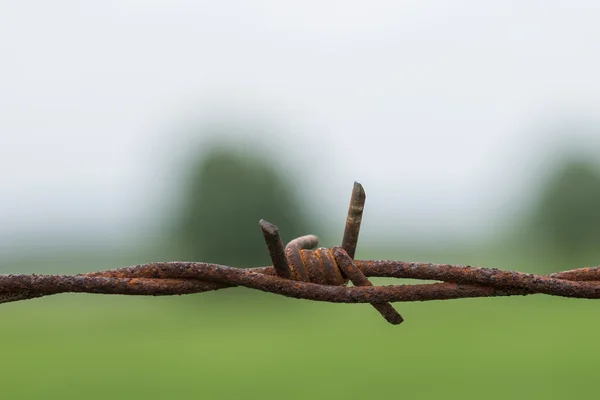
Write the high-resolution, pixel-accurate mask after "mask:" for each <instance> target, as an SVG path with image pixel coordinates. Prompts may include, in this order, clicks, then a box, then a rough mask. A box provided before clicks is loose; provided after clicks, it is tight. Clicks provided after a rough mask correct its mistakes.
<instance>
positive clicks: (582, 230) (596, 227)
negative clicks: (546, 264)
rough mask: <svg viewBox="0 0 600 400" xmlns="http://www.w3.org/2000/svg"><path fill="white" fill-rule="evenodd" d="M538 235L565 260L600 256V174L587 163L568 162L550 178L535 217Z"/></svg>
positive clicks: (585, 161)
mask: <svg viewBox="0 0 600 400" xmlns="http://www.w3.org/2000/svg"><path fill="white" fill-rule="evenodd" d="M531 224H532V227H533V228H534V231H535V234H536V235H539V237H540V238H542V239H543V240H544V241H546V243H547V244H548V245H549V246H550V249H551V250H552V252H553V253H554V254H556V255H558V256H560V257H564V259H565V260H573V259H575V260H580V259H581V257H582V256H583V255H586V254H594V255H597V254H598V250H599V246H598V245H599V244H600V171H599V170H598V167H597V166H596V165H595V164H593V163H592V162H589V161H587V160H581V159H577V158H575V157H572V158H569V159H566V160H565V161H564V162H563V163H561V164H560V165H559V166H558V168H557V169H556V170H555V171H554V173H553V174H551V175H550V177H549V179H548V181H547V183H546V185H545V187H544V188H543V190H542V192H541V195H540V197H539V200H538V202H537V204H536V205H535V208H534V210H533V213H532V218H531Z"/></svg>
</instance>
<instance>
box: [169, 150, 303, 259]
mask: <svg viewBox="0 0 600 400" xmlns="http://www.w3.org/2000/svg"><path fill="white" fill-rule="evenodd" d="M298 204H299V200H298V198H297V193H296V192H295V189H294V187H293V182H290V181H289V180H287V179H285V177H284V175H283V174H281V173H280V171H278V170H277V168H276V166H274V165H272V164H270V163H269V162H268V161H266V160H265V158H261V157H260V155H259V154H257V153H254V154H252V153H250V152H245V153H241V152H239V151H236V150H234V149H232V148H230V147H228V146H227V145H226V144H224V145H221V144H215V145H213V146H212V147H211V149H210V151H209V152H208V153H207V154H206V156H205V157H202V158H201V159H200V160H198V162H197V163H196V165H194V166H193V168H192V170H191V175H190V179H189V186H188V190H187V193H186V197H185V203H184V204H183V206H182V208H181V210H180V216H179V219H178V221H179V222H178V224H177V234H176V237H177V241H178V245H179V246H180V247H181V249H182V250H183V255H184V256H185V257H186V258H188V259H192V260H201V261H207V262H214V263H219V264H226V265H232V266H236V267H256V266H261V265H269V264H270V260H269V256H268V253H267V249H266V246H265V244H264V241H263V236H262V233H261V231H260V229H259V226H258V221H259V220H260V219H261V218H262V219H265V220H267V221H269V222H272V223H274V224H276V225H277V226H278V227H279V230H280V233H281V235H282V238H283V239H284V240H289V239H291V238H293V237H295V236H300V235H305V234H307V233H308V230H307V225H308V224H306V223H305V220H306V216H304V215H301V213H300V212H299V207H298Z"/></svg>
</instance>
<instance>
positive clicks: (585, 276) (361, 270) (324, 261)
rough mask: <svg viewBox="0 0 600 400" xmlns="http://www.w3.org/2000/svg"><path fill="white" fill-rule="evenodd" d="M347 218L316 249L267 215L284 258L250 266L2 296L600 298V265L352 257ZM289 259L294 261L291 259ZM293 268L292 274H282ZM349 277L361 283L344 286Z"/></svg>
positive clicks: (97, 276) (105, 277)
mask: <svg viewBox="0 0 600 400" xmlns="http://www.w3.org/2000/svg"><path fill="white" fill-rule="evenodd" d="M361 188H362V187H361ZM355 189H356V186H355ZM353 194H354V192H353ZM363 194H364V192H363ZM357 198H359V199H360V197H357ZM363 204H364V198H363ZM350 210H352V204H351V207H350ZM356 210H357V209H356V208H355V209H354V212H356ZM350 213H351V212H349V214H350ZM355 222H356V219H355ZM348 226H350V228H347V230H348V229H351V230H352V229H354V230H353V231H352V233H353V234H354V233H355V234H354V235H353V234H350V235H346V233H347V232H345V234H344V238H346V237H350V238H352V237H353V238H354V239H352V240H349V241H348V240H346V239H344V241H343V243H344V244H345V245H346V246H345V247H342V248H333V249H331V250H328V249H323V248H319V249H316V250H309V248H312V247H315V246H316V245H317V238H316V236H312V235H309V236H303V237H301V238H298V239H296V240H293V241H292V242H290V243H289V244H288V246H286V248H285V249H283V244H282V243H281V240H280V238H279V236H278V232H277V227H275V226H274V225H272V226H269V225H265V224H263V223H261V229H263V234H264V235H265V241H267V247H268V249H269V253H270V254H271V257H272V258H273V259H274V260H277V262H275V261H274V263H273V264H274V266H275V267H260V268H250V269H245V270H243V269H238V268H232V267H227V266H222V265H217V264H209V263H202V262H177V261H174V262H158V263H150V264H143V265H136V266H132V267H125V268H120V269H115V270H109V271H99V272H92V273H87V274H79V275H0V303H7V302H14V301H20V300H27V299H33V298H37V297H42V296H49V295H55V294H59V293H69V292H72V293H96V294H122V295H135V296H168V295H182V294H190V293H202V292H207V291H213V290H220V289H225V288H231V287H235V286H244V287H247V288H252V289H256V290H260V291H264V292H269V293H274V294H279V295H283V296H287V297H293V298H299V299H308V300H314V301H326V302H334V303H371V304H373V305H374V306H375V307H376V308H377V310H378V311H379V312H380V313H382V315H384V317H386V319H387V320H388V321H390V322H392V323H394V318H398V317H399V318H402V317H400V316H399V314H398V315H397V316H394V315H393V314H392V313H393V312H395V310H394V311H392V309H390V307H391V305H389V307H388V306H381V305H382V304H384V303H387V302H397V301H429V300H448V299H459V298H474V297H495V296H517V295H518V296H525V295H532V294H547V295H553V296H562V297H572V298H587V299H600V267H592V268H581V269H575V270H570V271H563V272H558V273H554V274H550V275H545V276H540V275H534V274H527V273H522V272H516V271H504V270H498V269H495V268H476V267H470V266H461V265H449V264H431V263H415V262H403V261H385V260H381V261H368V260H367V261H362V260H353V259H352V257H350V254H349V252H348V249H351V248H352V245H353V244H354V249H355V248H356V246H355V244H356V241H357V240H358V228H357V227H360V224H359V223H358V224H356V223H350V224H347V227H348ZM265 232H266V233H265ZM278 240H279V242H277V241H278ZM269 241H270V242H269ZM288 256H289V257H288ZM290 259H293V262H290V263H289V265H287V264H288V261H289V260H290ZM286 265H287V267H286ZM286 268H287V269H286ZM288 272H289V277H286V276H282V275H286V274H287V273H288ZM371 276H380V277H392V278H410V279H420V280H434V281H441V282H442V283H431V284H416V285H390V286H369V284H370V282H369V283H367V282H368V280H367V278H366V277H371ZM346 277H348V278H350V279H351V280H352V281H353V283H354V284H355V285H356V286H355V287H347V286H345V283H346V281H347V280H346ZM387 313H389V314H387ZM396 314H397V313H396ZM396 321H399V320H398V319H396Z"/></svg>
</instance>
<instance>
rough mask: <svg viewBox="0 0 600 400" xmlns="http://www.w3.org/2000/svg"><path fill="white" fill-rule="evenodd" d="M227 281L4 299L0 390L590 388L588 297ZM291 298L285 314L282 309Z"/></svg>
mask: <svg viewBox="0 0 600 400" xmlns="http://www.w3.org/2000/svg"><path fill="white" fill-rule="evenodd" d="M230 290H234V291H244V289H228V290H226V291H222V292H221V291H219V292H215V293H214V294H212V293H205V294H203V295H202V299H203V300H202V301H203V303H202V304H201V306H196V307H194V308H193V311H190V310H189V309H187V308H183V309H182V308H181V307H179V305H180V303H181V301H180V299H178V298H164V297H161V298H140V297H137V298H132V297H124V296H114V297H110V296H98V297H96V296H92V295H60V296H52V297H48V298H44V299H40V300H31V301H27V302H22V303H12V304H3V305H2V323H3V325H2V326H3V328H2V330H0V342H1V343H4V344H5V345H4V346H3V349H2V364H1V365H2V366H1V367H0V372H1V374H2V378H1V382H2V398H5V399H61V400H66V399H147V400H150V399H190V398H205V399H282V398H285V399H344V400H348V399H367V398H371V399H388V398H406V399H449V400H450V399H461V400H467V399H482V398H483V399H486V400H487V399H499V400H500V399H568V398H575V399H577V398H594V397H595V396H596V395H597V391H598V388H597V386H596V375H595V374H596V371H597V365H598V354H599V353H598V350H599V349H600V344H599V343H598V340H597V332H598V329H600V321H599V320H598V318H594V317H595V316H596V315H597V312H598V304H597V303H596V302H593V301H584V300H577V299H564V298H553V297H548V296H531V297H520V296H519V297H514V298H497V299H464V300H448V301H442V302H437V301H432V302H424V303H422V302H417V303H399V304H398V305H397V306H398V309H399V311H400V312H402V314H403V315H404V317H405V318H406V322H404V324H402V325H400V326H392V325H389V324H388V323H387V322H385V321H384V320H383V319H382V318H381V316H379V315H378V313H377V312H376V311H375V310H373V309H372V308H371V307H370V306H369V305H367V304H343V305H341V304H324V303H313V302H308V301H299V300H294V299H286V298H282V297H276V296H273V295H266V294H264V295H263V296H261V299H262V300H264V302H265V303H266V302H269V303H271V300H273V304H270V306H269V307H265V305H264V304H262V301H259V299H256V301H252V302H239V301H238V302H232V303H231V304H229V305H227V306H223V304H222V300H223V297H224V296H227V295H228V294H227V293H228V292H229V291H230ZM293 304H297V305H298V306H297V307H293V308H294V309H293V310H292V311H290V306H291V305H293Z"/></svg>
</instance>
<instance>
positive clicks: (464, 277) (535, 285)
mask: <svg viewBox="0 0 600 400" xmlns="http://www.w3.org/2000/svg"><path fill="white" fill-rule="evenodd" d="M332 252H333V253H334V255H335V257H336V260H339V258H340V256H341V255H343V254H344V253H345V252H344V250H343V249H341V248H339V247H335V248H333V249H332ZM354 264H355V265H356V267H357V268H359V269H360V270H361V271H362V272H363V273H364V274H365V275H366V276H369V277H390V278H410V279H420V280H436V281H442V282H444V283H431V284H414V285H388V286H355V287H347V286H332V285H323V284H317V283H311V282H302V281H294V280H289V279H285V278H280V277H278V276H276V274H275V270H274V268H273V267H260V268H251V269H238V268H233V267H229V266H223V265H217V264H210V263H202V262H177V261H175V262H157V263H149V264H142V265H136V266H132V267H125V268H120V269H114V270H107V271H99V272H92V273H88V274H79V275H0V303H7V302H13V301H20V300H26V299H32V298H36V297H42V296H48V295H53V294H58V293H68V292H71V293H98V294H122V295H142V296H165V295H182V294H191V293H202V292H207V291H214V290H219V289H224V288H228V287H234V286H244V287H247V288H251V289H256V290H260V291H263V292H269V293H274V294H279V295H283V296H287V297H293V298H299V299H307V300H314V301H325V302H333V303H384V302H408V301H430V300H448V299H459V298H472V297H496V296H514V295H531V294H547V295H554V296H562V297H573V298H588V299H597V298H600V267H592V268H581V269H576V270H570V271H564V272H559V273H554V274H550V275H546V276H541V275H534V274H528V273H523V272H516V271H505V270H499V269H496V268H478V267H470V266H460V265H450V264H431V263H417V262H403V261H391V260H388V261H385V260H381V261H362V260H355V261H354Z"/></svg>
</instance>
